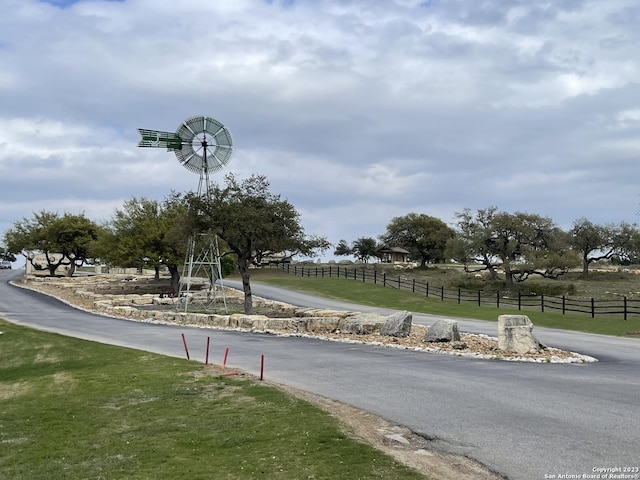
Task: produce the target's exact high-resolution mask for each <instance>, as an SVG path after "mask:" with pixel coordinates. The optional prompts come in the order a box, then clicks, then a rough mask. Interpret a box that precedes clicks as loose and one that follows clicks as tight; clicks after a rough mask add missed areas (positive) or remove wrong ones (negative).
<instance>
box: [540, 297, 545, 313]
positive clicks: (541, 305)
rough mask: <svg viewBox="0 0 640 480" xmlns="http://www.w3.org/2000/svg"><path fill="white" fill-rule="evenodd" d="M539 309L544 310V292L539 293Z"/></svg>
mask: <svg viewBox="0 0 640 480" xmlns="http://www.w3.org/2000/svg"><path fill="white" fill-rule="evenodd" d="M540 311H541V312H544V293H541V294H540Z"/></svg>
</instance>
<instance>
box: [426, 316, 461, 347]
mask: <svg viewBox="0 0 640 480" xmlns="http://www.w3.org/2000/svg"><path fill="white" fill-rule="evenodd" d="M422 341H423V342H459V341H460V327H459V326H458V322H456V321H455V320H438V321H436V322H435V323H434V324H433V325H431V326H430V327H429V329H428V330H427V334H426V335H425V336H424V338H423V339H422Z"/></svg>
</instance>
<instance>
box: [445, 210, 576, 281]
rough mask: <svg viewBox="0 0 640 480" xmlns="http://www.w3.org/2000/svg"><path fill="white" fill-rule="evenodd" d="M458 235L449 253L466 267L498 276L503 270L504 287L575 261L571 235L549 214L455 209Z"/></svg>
mask: <svg viewBox="0 0 640 480" xmlns="http://www.w3.org/2000/svg"><path fill="white" fill-rule="evenodd" d="M456 217H457V218H458V227H459V229H460V231H459V233H458V239H457V240H456V241H452V242H450V243H449V246H448V247H449V248H448V252H449V253H451V254H452V255H453V258H454V259H455V260H458V261H460V262H462V263H464V266H465V271H467V272H477V271H481V270H488V271H490V272H491V275H492V277H493V278H497V268H498V267H501V268H502V269H503V270H504V275H505V283H506V286H507V288H509V289H510V288H512V287H513V283H514V281H517V282H522V281H524V280H526V279H527V278H529V277H530V276H531V275H539V276H542V277H545V278H557V277H559V276H560V275H563V274H564V273H566V272H567V271H568V270H569V269H570V268H572V267H574V266H575V265H578V264H579V260H578V258H577V256H576V254H575V252H573V251H572V250H571V245H570V241H569V237H568V235H567V233H566V232H563V231H562V230H561V229H560V228H558V227H557V226H556V225H555V224H554V223H553V221H552V220H551V219H549V218H547V217H541V216H539V215H534V214H528V213H521V212H516V213H514V214H510V213H506V212H498V210H497V208H496V207H490V208H487V209H483V210H478V211H477V212H476V213H475V214H474V213H472V212H471V211H470V210H468V209H467V210H464V211H463V212H460V213H457V214H456Z"/></svg>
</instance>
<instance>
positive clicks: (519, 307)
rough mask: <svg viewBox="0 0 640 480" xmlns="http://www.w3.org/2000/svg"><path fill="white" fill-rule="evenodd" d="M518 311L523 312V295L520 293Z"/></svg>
mask: <svg viewBox="0 0 640 480" xmlns="http://www.w3.org/2000/svg"><path fill="white" fill-rule="evenodd" d="M518 310H522V293H520V292H518Z"/></svg>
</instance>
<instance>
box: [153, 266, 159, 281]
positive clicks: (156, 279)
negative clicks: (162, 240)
mask: <svg viewBox="0 0 640 480" xmlns="http://www.w3.org/2000/svg"><path fill="white" fill-rule="evenodd" d="M153 268H154V270H155V274H154V276H153V279H154V280H155V281H156V282H159V281H160V265H156V266H155V267H153Z"/></svg>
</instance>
